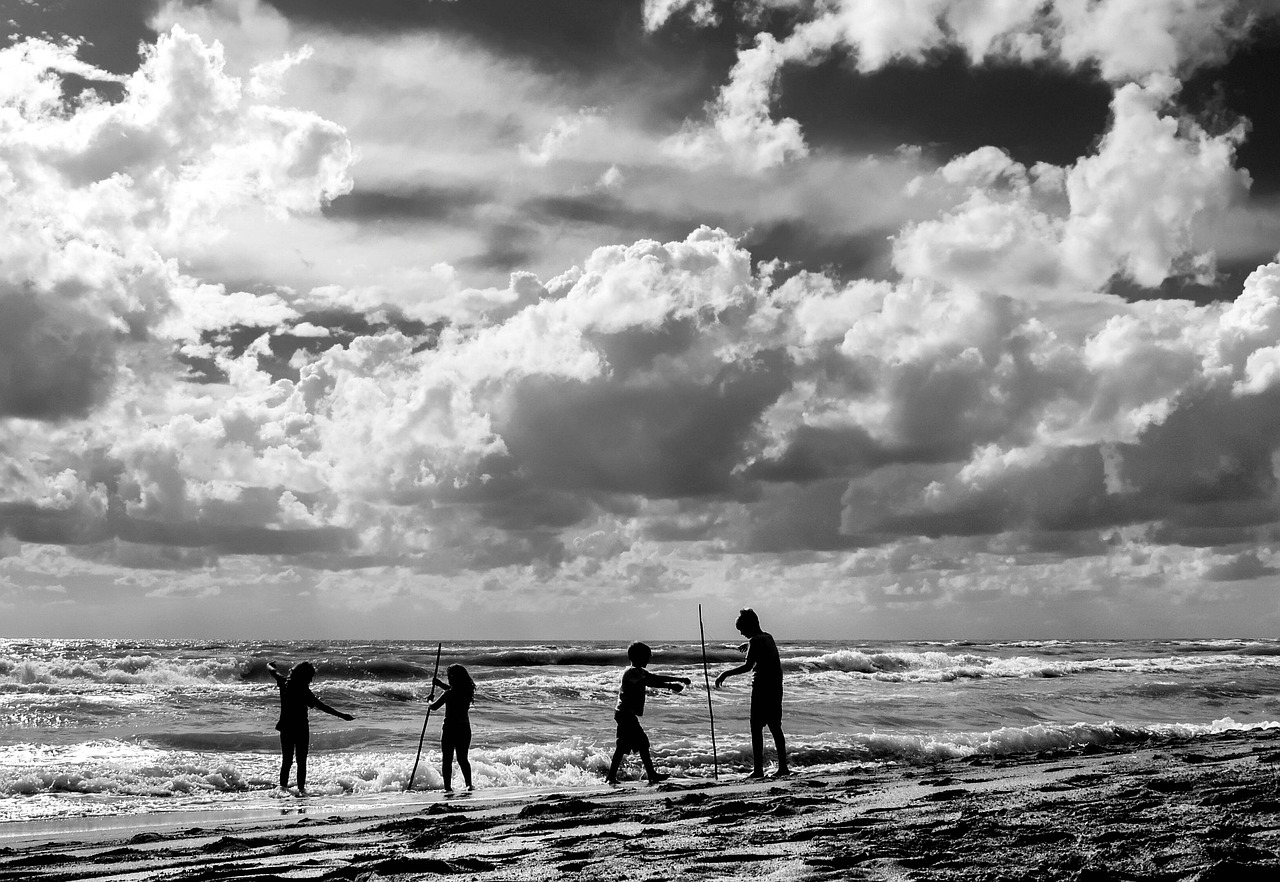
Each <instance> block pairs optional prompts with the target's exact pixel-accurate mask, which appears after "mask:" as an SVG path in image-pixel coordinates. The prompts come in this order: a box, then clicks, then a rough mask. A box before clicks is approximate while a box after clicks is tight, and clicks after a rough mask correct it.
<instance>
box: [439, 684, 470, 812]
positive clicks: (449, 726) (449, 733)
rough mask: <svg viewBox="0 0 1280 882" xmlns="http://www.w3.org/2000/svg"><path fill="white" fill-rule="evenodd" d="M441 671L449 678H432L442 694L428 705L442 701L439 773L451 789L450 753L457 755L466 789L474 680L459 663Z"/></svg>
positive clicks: (447, 788) (468, 786) (451, 769)
mask: <svg viewBox="0 0 1280 882" xmlns="http://www.w3.org/2000/svg"><path fill="white" fill-rule="evenodd" d="M444 675H445V676H446V677H448V678H449V682H448V683H443V682H441V681H440V678H438V677H437V678H436V679H435V680H434V681H433V682H434V683H435V685H437V686H439V687H440V688H442V689H444V694H443V695H441V696H440V697H439V698H438V699H436V701H435V703H434V704H432V705H431V709H432V710H436V709H437V708H439V707H440V705H444V726H442V727H441V729H440V752H441V753H442V754H443V760H442V762H443V765H442V767H441V769H440V774H441V775H442V776H443V777H444V789H445V790H453V784H452V781H453V757H454V755H455V754H456V755H457V757H458V768H459V769H461V770H462V781H463V783H464V784H466V785H467V789H468V790H472V789H474V788H473V787H472V786H471V762H470V761H469V760H468V759H467V749H468V748H470V747H471V719H470V717H468V716H467V709H468V708H470V707H471V702H472V701H474V700H475V697H476V684H475V681H474V680H472V679H471V675H470V674H468V673H467V669H466V668H464V667H463V666H462V665H449V667H448V668H446V669H445V672H444Z"/></svg>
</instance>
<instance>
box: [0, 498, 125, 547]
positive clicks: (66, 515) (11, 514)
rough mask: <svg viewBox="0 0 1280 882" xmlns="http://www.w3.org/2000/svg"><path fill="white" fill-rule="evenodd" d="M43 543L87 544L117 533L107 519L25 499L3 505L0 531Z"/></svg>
mask: <svg viewBox="0 0 1280 882" xmlns="http://www.w3.org/2000/svg"><path fill="white" fill-rule="evenodd" d="M6 533H7V534H8V535H10V536H12V537H14V538H15V539H17V540H19V541H21V542H34V543H37V544H40V545H88V544H92V543H95V542H105V541H106V540H108V539H110V538H112V536H114V531H113V530H112V529H111V527H110V526H109V525H108V524H107V520H106V518H103V517H95V516H93V515H89V514H85V513H84V512H80V511H74V510H63V509H53V508H45V507H42V506H38V505H32V504H30V503H23V502H10V503H4V504H0V534H6Z"/></svg>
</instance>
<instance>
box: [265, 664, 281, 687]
mask: <svg viewBox="0 0 1280 882" xmlns="http://www.w3.org/2000/svg"><path fill="white" fill-rule="evenodd" d="M267 670H268V671H270V672H271V676H273V677H275V678H276V685H277V686H283V685H284V680H285V677H284V675H283V674H281V673H280V672H279V671H277V670H276V663H275V662H273V661H269V662H267Z"/></svg>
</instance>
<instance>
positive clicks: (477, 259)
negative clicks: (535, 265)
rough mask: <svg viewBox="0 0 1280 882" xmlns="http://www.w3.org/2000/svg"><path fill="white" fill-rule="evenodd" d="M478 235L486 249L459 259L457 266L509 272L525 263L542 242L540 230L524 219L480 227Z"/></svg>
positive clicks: (527, 262)
mask: <svg viewBox="0 0 1280 882" xmlns="http://www.w3.org/2000/svg"><path fill="white" fill-rule="evenodd" d="M481 235H482V236H483V237H484V239H485V240H486V244H487V245H488V248H486V249H485V250H484V251H483V252H482V253H480V254H473V255H471V256H469V257H463V258H461V259H459V260H458V261H457V264H458V266H459V268H462V269H468V270H501V271H503V272H511V271H513V270H517V269H520V268H521V267H523V266H527V265H528V264H529V262H530V261H531V260H532V259H533V258H534V256H535V255H536V254H537V253H538V246H539V244H541V241H542V231H541V229H539V227H537V226H536V225H534V224H530V223H527V222H525V221H519V222H515V223H504V224H496V225H494V226H491V227H489V228H488V229H486V230H482V231H481Z"/></svg>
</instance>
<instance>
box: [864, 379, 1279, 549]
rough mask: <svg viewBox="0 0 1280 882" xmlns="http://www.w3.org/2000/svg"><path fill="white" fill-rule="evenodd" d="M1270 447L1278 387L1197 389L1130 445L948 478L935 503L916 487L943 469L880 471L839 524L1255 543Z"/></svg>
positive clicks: (1264, 521)
mask: <svg viewBox="0 0 1280 882" xmlns="http://www.w3.org/2000/svg"><path fill="white" fill-rule="evenodd" d="M1277 445H1280V392H1276V391H1274V390H1273V391H1271V392H1268V393H1266V394H1263V395H1258V396H1245V397H1235V396H1232V395H1231V394H1230V393H1229V392H1225V391H1224V392H1218V393H1214V394H1205V395H1202V396H1201V397H1199V398H1198V399H1194V400H1191V401H1189V402H1188V403H1187V404H1186V405H1185V406H1183V407H1181V408H1179V409H1177V410H1176V411H1174V413H1173V414H1171V415H1170V416H1169V418H1168V419H1166V420H1165V421H1164V422H1163V423H1161V424H1159V425H1156V426H1153V427H1151V428H1150V429H1148V431H1147V432H1146V433H1145V434H1144V435H1143V437H1142V438H1141V441H1140V442H1139V443H1134V444H1120V445H1115V446H1114V447H1113V448H1112V449H1111V450H1110V451H1106V450H1104V449H1103V448H1101V447H1097V446H1090V447H1076V448H1065V449H1062V450H1059V451H1056V452H1054V453H1052V454H1050V455H1048V456H1046V457H1045V458H1044V460H1043V461H1042V462H1039V463H1037V464H1036V465H1035V466H1033V467H1029V468H1018V469H1014V470H1011V471H1010V472H1008V473H1006V474H1003V475H1001V476H999V477H998V478H995V479H992V480H987V481H982V482H980V483H979V484H978V485H976V486H973V487H970V486H967V485H954V484H953V485H950V486H949V487H947V489H945V490H943V491H942V493H943V494H944V496H943V497H942V499H944V500H945V501H936V502H925V501H923V499H922V497H923V496H924V495H925V494H923V493H922V491H923V490H924V488H925V487H926V486H927V485H930V484H936V486H939V487H943V486H945V485H946V481H947V480H948V478H947V473H948V469H947V467H943V466H935V467H932V468H928V467H923V466H915V467H912V466H898V467H891V468H887V469H883V470H881V471H879V472H876V473H874V474H871V475H868V476H866V477H864V478H861V479H858V480H855V481H853V482H852V483H850V485H849V487H848V490H847V492H846V494H845V500H844V502H845V508H844V513H843V525H842V529H843V531H844V532H845V533H848V534H850V535H854V536H875V535H879V536H883V537H888V536H928V537H932V538H938V537H943V536H984V535H994V534H1000V533H1003V532H1007V531H1015V532H1017V531H1022V532H1024V533H1026V534H1030V535H1034V534H1036V533H1038V532H1040V533H1043V532H1049V533H1054V532H1063V533H1073V532H1078V531H1098V530H1103V529H1106V528H1111V527H1119V526H1124V525H1129V524H1139V523H1151V524H1154V525H1155V530H1154V533H1153V537H1152V538H1153V539H1155V540H1156V541H1159V542H1161V543H1165V544H1178V545H1187V546H1199V547H1221V546H1225V545H1232V544H1236V543H1240V542H1245V541H1260V540H1262V539H1265V538H1266V537H1265V536H1264V535H1263V534H1264V533H1266V532H1267V531H1268V530H1269V529H1270V527H1271V525H1273V524H1274V523H1275V522H1276V521H1277V520H1278V519H1280V502H1278V501H1277V479H1276V476H1275V474H1274V470H1273V468H1272V464H1271V455H1272V451H1273V450H1274V449H1275V448H1276V447H1277ZM1171 464H1176V465H1174V466H1173V467H1171ZM885 512H888V514H887V515H886V514H885Z"/></svg>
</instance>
